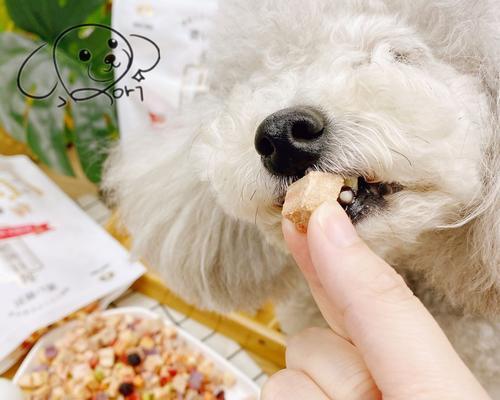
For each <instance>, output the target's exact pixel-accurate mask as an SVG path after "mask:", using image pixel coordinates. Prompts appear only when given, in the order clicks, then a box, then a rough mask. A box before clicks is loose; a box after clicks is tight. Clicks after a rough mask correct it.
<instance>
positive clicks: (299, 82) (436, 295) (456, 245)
mask: <svg viewBox="0 0 500 400" xmlns="http://www.w3.org/2000/svg"><path fill="white" fill-rule="evenodd" d="M215 25H216V26H217V29H216V31H215V33H214V37H213V39H212V47H211V61H210V71H211V91H210V94H209V95H206V96H204V97H203V98H199V99H198V100H197V101H196V102H195V103H194V104H193V105H192V106H191V107H190V108H189V109H185V110H183V112H182V113H180V115H179V117H178V119H177V120H176V121H173V122H172V123H171V124H170V126H169V128H168V129H167V130H165V132H163V133H162V134H161V135H158V136H152V135H147V134H138V135H137V136H136V137H134V138H132V139H131V140H130V141H129V142H125V143H122V146H120V148H119V149H117V150H116V151H115V152H114V154H113V155H112V156H111V158H110V162H109V163H108V171H107V178H106V185H105V187H106V188H107V189H108V190H110V192H112V193H113V195H114V198H115V200H116V201H117V203H118V204H119V206H120V210H121V212H122V216H123V220H124V222H125V224H126V225H127V227H128V228H129V230H130V231H131V233H132V234H133V236H134V239H135V241H134V249H135V251H136V254H138V255H140V256H143V257H144V258H145V259H147V260H148V261H149V262H150V263H151V264H152V265H154V266H155V267H156V268H157V269H158V270H159V272H160V273H161V274H162V276H163V277H164V278H165V280H166V282H167V284H169V285H170V287H171V288H172V289H173V290H174V291H176V292H178V293H179V294H181V295H182V296H184V297H185V298H186V299H187V300H189V301H191V302H193V303H195V304H197V305H198V306H201V307H203V308H209V309H215V310H222V311H228V310H231V309H235V308H253V307H257V306H259V305H260V304H262V302H263V301H265V300H266V299H268V298H273V299H274V300H275V301H276V302H278V304H279V305H278V314H279V317H280V319H281V323H282V326H283V327H284V328H285V329H286V330H287V331H295V330H298V329H300V328H302V327H304V326H307V325H311V324H316V323H318V321H319V319H318V312H317V310H316V308H315V306H314V304H313V303H312V301H311V299H310V296H309V293H308V292H307V290H305V286H304V283H303V281H302V280H301V278H300V276H299V274H298V273H297V268H296V267H295V265H294V263H293V261H292V260H291V258H290V256H289V254H288V252H287V251H286V248H285V246H284V244H283V239H282V236H281V230H280V221H281V218H280V214H279V210H276V209H275V208H274V207H273V206H272V203H273V201H274V200H275V197H276V194H277V193H278V192H279V190H280V188H282V187H283V186H284V185H286V183H287V182H286V180H285V179H278V178H275V177H272V176H271V175H269V174H268V173H267V172H266V171H265V169H264V168H263V166H262V164H261V161H260V157H259V155H258V154H257V152H256V151H255V149H254V145H253V141H254V135H255V130H256V128H257V126H258V125H259V123H260V122H261V121H262V120H263V119H264V118H265V117H266V116H268V115H269V114H271V113H273V112H275V111H277V110H279V109H282V108H285V107H290V106H293V105H309V106H315V107H319V108H321V110H322V111H323V112H324V113H325V114H326V115H327V116H328V117H329V118H330V120H331V123H332V124H334V125H333V126H334V127H335V128H334V134H333V135H332V136H331V138H330V142H329V145H328V146H327V148H326V149H325V152H326V157H324V158H323V159H322V161H321V164H320V165H319V166H318V168H321V169H324V170H327V171H331V172H336V173H339V174H342V175H352V174H355V175H364V176H366V175H375V176H377V177H379V178H381V179H382V180H384V181H388V182H399V183H401V184H403V185H404V186H405V188H406V189H405V190H403V191H401V192H398V193H396V194H393V195H390V196H388V197H387V201H388V206H387V208H385V209H384V210H383V211H381V212H378V213H375V214H373V215H371V216H369V217H367V218H366V219H365V220H363V221H362V222H360V223H358V224H357V230H358V232H359V234H360V235H361V236H362V237H363V238H364V239H365V240H366V242H367V243H368V244H369V245H370V246H371V247H372V248H373V249H374V250H375V251H376V252H377V253H379V254H380V255H381V256H383V257H384V258H385V259H386V260H387V261H388V262H389V263H391V265H393V266H394V267H395V268H396V269H397V270H398V271H399V272H400V273H402V274H403V275H404V276H405V277H406V279H407V281H408V282H409V283H410V285H411V286H412V288H413V289H414V291H415V293H416V294H417V295H418V296H419V297H420V298H421V299H422V300H423V301H424V303H425V304H426V305H427V306H428V308H429V309H430V310H431V312H433V314H434V315H435V316H436V318H437V319H438V321H439V322H440V323H441V325H442V326H443V328H444V329H445V331H446V332H447V333H448V335H449V337H450V339H451V340H452V342H453V343H454V345H455V347H456V348H457V350H458V351H459V352H460V354H461V355H462V357H464V359H465V360H466V361H467V363H468V364H469V366H470V367H471V368H472V369H473V371H474V372H475V373H476V374H477V376H478V377H479V378H480V380H481V381H482V382H483V384H484V385H486V386H487V388H488V389H489V390H490V391H491V393H494V392H495V390H499V389H500V387H499V386H500V251H499V247H500V219H499V211H498V206H499V205H500V204H499V203H500V200H499V199H500V195H499V193H500V182H499V178H498V171H499V170H500V161H499V159H500V145H499V143H500V141H499V116H498V107H499V104H500V102H499V65H500V7H498V4H497V1H496V0H477V1H467V0H436V1H432V2H431V1H427V0H413V1H401V0H384V1H382V0H380V1H379V0H366V1H361V0H359V1H354V0H351V1H340V0H315V1H305V2H304V1H299V0H258V1H244V0H233V1H222V2H221V4H220V13H219V16H218V17H217V20H216V23H215Z"/></svg>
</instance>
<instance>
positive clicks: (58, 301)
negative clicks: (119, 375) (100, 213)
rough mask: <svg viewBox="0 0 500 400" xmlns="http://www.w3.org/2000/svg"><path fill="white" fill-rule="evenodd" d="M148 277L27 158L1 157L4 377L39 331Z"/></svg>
mask: <svg viewBox="0 0 500 400" xmlns="http://www.w3.org/2000/svg"><path fill="white" fill-rule="evenodd" d="M144 272H145V268H144V266H143V265H142V264H140V263H137V262H131V260H130V255H129V253H128V252H127V251H126V250H125V249H124V248H123V247H122V246H121V245H120V244H119V243H118V242H117V241H116V240H115V239H114V238H113V237H111V236H110V235H109V234H108V233H107V232H106V231H105V230H104V229H103V228H102V227H101V226H100V225H98V224H97V223H96V222H95V221H94V220H92V219H91V218H90V217H89V216H88V215H87V214H85V212H84V211H83V210H81V209H80V208H79V207H78V206H77V205H76V204H75V203H74V202H73V201H72V200H71V199H70V198H68V197H67V196H66V194H64V193H63V192H62V191H61V190H60V189H59V188H58V187H57V186H56V185H55V184H54V183H53V182H52V181H51V180H50V179H49V178H48V177H47V176H46V175H45V174H44V173H43V172H42V171H41V170H40V169H39V168H38V167H37V166H36V165H35V164H33V163H32V162H31V161H30V160H29V159H28V158H27V157H25V156H13V157H2V156H0V321H2V329H1V330H0V372H1V371H3V370H5V369H6V368H8V367H9V365H10V364H11V363H12V362H13V361H15V358H16V355H21V353H19V351H16V350H18V349H19V346H20V345H21V343H22V342H23V341H24V340H25V339H27V338H28V337H29V336H30V335H31V334H32V333H34V332H35V331H37V330H38V329H41V328H44V327H46V326H48V325H50V324H52V323H54V322H57V321H59V320H61V319H62V318H64V317H66V316H67V315H69V314H71V313H73V312H74V311H77V310H79V309H81V308H82V307H84V306H87V305H88V304H91V303H93V302H95V301H98V300H102V299H105V300H104V303H107V302H108V301H109V300H110V299H111V298H113V297H114V296H116V294H117V293H119V292H120V291H123V289H124V288H125V287H128V286H129V285H130V284H132V282H133V281H134V280H136V279H137V278H139V277H140V276H141V275H142V274H143V273H144ZM104 305H106V304H104Z"/></svg>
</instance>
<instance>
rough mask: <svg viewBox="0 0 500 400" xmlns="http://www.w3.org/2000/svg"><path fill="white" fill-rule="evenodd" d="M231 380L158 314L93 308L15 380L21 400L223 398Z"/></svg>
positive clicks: (44, 350)
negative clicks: (153, 316)
mask: <svg viewBox="0 0 500 400" xmlns="http://www.w3.org/2000/svg"><path fill="white" fill-rule="evenodd" d="M234 382H235V378H234V377H233V376H232V375H230V374H228V373H223V372H221V371H218V370H217V369H216V368H215V366H214V365H213V363H212V362H211V361H210V360H208V359H206V358H205V357H204V356H203V355H202V354H200V353H199V352H197V351H195V350H194V349H192V348H191V347H189V346H188V345H187V344H186V343H185V342H184V341H183V340H182V339H181V338H179V337H178V335H177V332H176V329H175V328H173V327H169V326H166V325H165V324H164V323H163V322H162V321H160V320H155V319H147V318H140V317H137V316H131V315H111V316H107V317H103V316H102V315H100V314H97V315H94V316H90V317H88V318H86V319H84V320H80V321H78V323H77V324H76V326H75V327H73V328H72V329H71V330H69V331H68V332H66V333H65V334H64V335H63V336H62V337H60V338H59V339H58V340H56V341H55V342H54V343H53V344H51V345H49V346H46V347H45V348H44V349H42V350H41V351H40V353H38V365H36V366H35V368H34V369H32V370H31V371H30V372H28V373H26V374H24V375H23V376H22V377H21V379H20V380H19V386H20V387H21V389H22V390H23V391H24V394H25V399H26V400H66V399H71V400H177V399H190V400H223V399H224V398H225V390H226V389H227V388H229V387H231V386H232V385H233V384H234Z"/></svg>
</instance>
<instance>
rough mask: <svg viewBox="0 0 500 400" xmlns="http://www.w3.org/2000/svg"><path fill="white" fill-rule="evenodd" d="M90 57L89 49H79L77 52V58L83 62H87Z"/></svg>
mask: <svg viewBox="0 0 500 400" xmlns="http://www.w3.org/2000/svg"><path fill="white" fill-rule="evenodd" d="M91 57H92V53H90V51H88V50H87V49H81V50H80V53H78V58H79V59H80V61H83V62H87V61H88V60H90V59H91Z"/></svg>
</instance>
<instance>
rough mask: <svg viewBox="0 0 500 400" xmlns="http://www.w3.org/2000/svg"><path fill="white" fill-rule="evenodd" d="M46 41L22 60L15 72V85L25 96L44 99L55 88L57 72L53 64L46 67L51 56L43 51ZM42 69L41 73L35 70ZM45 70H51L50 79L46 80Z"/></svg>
mask: <svg viewBox="0 0 500 400" xmlns="http://www.w3.org/2000/svg"><path fill="white" fill-rule="evenodd" d="M45 46H47V43H43V44H41V45H40V46H38V47H37V48H36V49H35V50H33V51H32V52H31V53H30V54H29V55H28V56H27V57H26V59H25V60H24V61H23V63H22V64H21V66H20V67H19V71H18V73H17V87H18V88H19V90H20V91H21V93H22V94H24V95H25V96H27V97H31V98H32V99H45V98H47V97H49V96H50V95H51V94H52V93H54V91H55V90H56V88H57V83H58V80H57V74H56V72H55V67H54V65H53V64H51V65H50V66H48V67H47V65H46V64H47V63H48V62H50V61H47V60H49V59H50V60H51V59H52V58H51V57H49V58H48V57H47V54H44V52H45V51H46V50H47V49H46V48H45ZM41 70H43V73H38V72H37V71H41ZM47 71H52V72H53V73H52V74H51V77H52V79H51V80H47Z"/></svg>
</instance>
